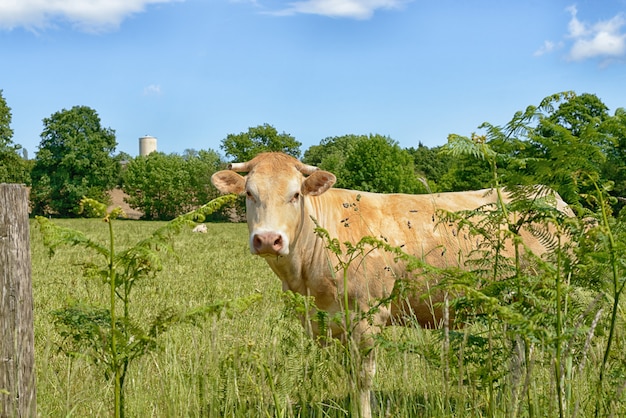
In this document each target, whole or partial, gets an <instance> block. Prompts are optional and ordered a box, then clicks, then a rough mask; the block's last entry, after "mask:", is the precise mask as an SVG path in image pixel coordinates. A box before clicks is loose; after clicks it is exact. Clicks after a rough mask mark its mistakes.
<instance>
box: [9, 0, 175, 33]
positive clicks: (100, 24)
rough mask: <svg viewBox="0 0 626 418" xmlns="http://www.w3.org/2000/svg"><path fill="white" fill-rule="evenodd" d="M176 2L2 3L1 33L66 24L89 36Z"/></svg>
mask: <svg viewBox="0 0 626 418" xmlns="http://www.w3.org/2000/svg"><path fill="white" fill-rule="evenodd" d="M173 1H182V0H0V29H8V30H11V29H14V28H17V27H24V28H27V29H29V30H42V29H45V28H48V27H53V26H55V22H59V21H61V22H64V21H65V22H70V23H71V24H72V25H73V26H75V27H76V28H77V29H79V30H82V31H85V32H102V31H107V30H112V29H116V28H117V27H119V25H120V23H121V22H122V21H123V20H124V19H125V18H127V17H128V16H130V15H132V14H134V13H139V12H142V11H144V10H145V8H146V6H148V5H150V4H156V3H169V2H173Z"/></svg>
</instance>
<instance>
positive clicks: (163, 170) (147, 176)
mask: <svg viewBox="0 0 626 418" xmlns="http://www.w3.org/2000/svg"><path fill="white" fill-rule="evenodd" d="M221 165H222V161H221V159H220V157H219V155H218V154H217V152H215V151H212V150H209V151H204V150H202V151H195V150H185V152H184V154H183V155H182V156H180V155H177V154H169V155H166V154H164V153H160V152H153V153H150V154H149V155H147V156H144V157H142V156H139V157H137V158H135V159H132V160H131V161H130V162H129V163H128V165H127V166H126V169H125V170H124V174H123V189H124V192H125V193H126V194H128V196H129V197H128V198H127V202H128V204H129V205H130V206H131V207H132V208H134V209H137V210H139V211H141V212H143V214H144V216H143V217H144V218H145V219H160V220H168V219H173V218H174V217H176V216H178V215H181V214H184V213H186V212H189V211H191V210H192V209H195V208H198V207H200V206H202V205H204V204H205V203H207V202H208V201H210V200H211V199H213V198H215V197H217V196H218V192H217V190H215V188H213V187H212V186H211V180H210V178H211V175H212V174H213V173H214V172H216V171H218V170H219V169H220V166H221Z"/></svg>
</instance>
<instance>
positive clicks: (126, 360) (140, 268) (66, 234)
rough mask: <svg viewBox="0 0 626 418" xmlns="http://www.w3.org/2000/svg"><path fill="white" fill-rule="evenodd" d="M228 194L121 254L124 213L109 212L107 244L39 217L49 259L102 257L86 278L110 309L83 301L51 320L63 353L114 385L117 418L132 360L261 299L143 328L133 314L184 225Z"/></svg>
mask: <svg viewBox="0 0 626 418" xmlns="http://www.w3.org/2000/svg"><path fill="white" fill-rule="evenodd" d="M233 199H234V196H231V195H228V196H223V197H221V198H218V199H216V200H214V201H211V202H209V203H208V204H207V205H205V206H203V207H202V208H200V209H198V210H197V211H195V212H192V213H189V214H186V215H184V216H181V217H179V218H177V219H175V220H174V221H172V222H170V223H168V224H166V225H164V226H163V227H161V228H159V229H157V230H156V231H155V232H153V233H152V235H151V236H149V237H148V238H146V239H143V240H140V241H139V242H138V243H137V244H135V245H134V246H132V247H130V248H127V249H125V250H122V251H117V250H116V248H115V240H114V233H113V222H114V219H116V218H117V217H118V216H119V215H120V214H121V210H120V209H119V208H118V209H114V210H113V211H111V212H109V213H106V214H105V217H104V221H105V223H106V224H107V225H108V230H109V242H108V243H106V244H102V243H99V242H97V241H95V240H92V239H91V238H89V237H87V236H86V235H85V234H84V233H82V232H80V231H77V230H72V229H69V228H62V227H59V226H57V225H55V224H54V223H53V222H52V221H50V220H49V219H47V218H44V217H37V222H38V224H39V227H40V230H41V232H42V234H43V238H44V243H45V244H46V246H47V247H48V248H49V249H50V252H51V254H53V253H54V251H55V250H56V249H57V248H59V247H60V246H65V245H72V246H76V245H79V246H82V247H85V248H86V249H89V250H93V251H95V252H96V253H97V254H98V255H100V256H102V261H101V263H100V265H96V264H88V265H87V267H86V276H87V277H94V276H95V277H99V278H100V279H101V281H102V283H103V284H104V285H105V286H108V288H109V290H110V292H109V294H110V297H109V305H108V307H99V306H93V305H90V304H88V303H83V302H80V301H76V302H71V303H69V304H68V306H66V307H64V308H63V309H57V310H54V311H53V312H52V316H53V318H54V319H53V320H54V323H55V325H56V326H57V329H58V331H59V333H60V335H61V336H62V337H63V339H64V344H63V346H62V349H63V351H64V352H65V353H66V354H67V355H69V356H81V355H87V356H89V357H91V359H92V360H93V361H94V363H96V364H99V365H102V366H103V369H104V375H105V378H106V379H107V380H109V379H113V380H114V402H113V405H114V409H113V410H114V411H115V414H114V416H115V417H123V416H124V412H125V408H124V383H125V378H126V374H127V372H128V368H129V366H130V364H131V362H132V361H133V360H135V359H136V358H139V357H141V356H143V355H145V354H146V353H149V352H151V351H153V350H154V349H155V348H156V340H157V337H159V336H160V335H161V334H163V333H164V332H166V331H168V330H169V328H170V327H171V326H172V325H175V324H181V323H194V322H195V321H197V320H198V319H199V318H202V317H205V316H207V315H216V314H220V313H221V312H222V311H224V310H225V309H227V308H228V309H231V310H232V309H235V310H242V309H246V308H247V307H248V306H249V305H250V304H251V303H252V302H254V301H256V300H258V296H256V295H253V296H251V297H247V298H245V299H240V300H237V301H234V302H231V301H226V302H225V301H217V302H215V303H213V304H210V305H207V306H201V307H198V308H194V309H191V310H188V311H187V312H177V311H175V310H173V309H171V308H166V309H164V310H162V311H161V312H159V313H158V314H157V315H156V316H155V317H154V318H152V319H151V320H150V321H148V322H147V323H145V324H141V323H139V322H138V321H137V320H136V319H135V318H134V315H133V313H132V308H133V305H134V302H133V300H132V299H131V291H132V289H133V288H134V286H136V285H137V284H138V283H139V282H140V281H142V280H146V279H151V278H154V277H155V276H156V274H157V272H159V271H160V270H161V269H162V261H161V256H160V253H163V252H166V253H167V252H171V251H172V248H171V245H170V241H171V239H172V236H173V235H174V234H177V233H179V232H180V231H181V229H182V227H183V226H184V225H189V224H193V220H196V219H199V220H203V219H204V218H205V217H206V216H207V215H209V214H210V213H212V212H214V211H215V210H216V209H218V208H219V207H220V206H222V205H223V204H225V203H227V202H229V201H232V200H233ZM82 205H83V207H85V206H88V207H91V208H92V210H94V211H100V210H101V209H102V206H103V205H102V204H101V203H99V202H97V201H94V200H93V199H88V198H84V199H83V201H82Z"/></svg>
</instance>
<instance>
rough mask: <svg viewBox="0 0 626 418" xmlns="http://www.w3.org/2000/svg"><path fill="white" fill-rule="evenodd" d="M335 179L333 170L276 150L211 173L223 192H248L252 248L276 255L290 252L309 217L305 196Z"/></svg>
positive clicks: (248, 217)
mask: <svg viewBox="0 0 626 418" xmlns="http://www.w3.org/2000/svg"><path fill="white" fill-rule="evenodd" d="M237 172H241V173H248V174H247V175H246V176H241V175H239V174H237ZM335 181H336V178H335V176H334V175H333V174H332V173H329V172H327V171H322V170H318V169H317V168H316V167H313V166H310V165H306V164H303V163H301V162H300V161H298V160H296V159H295V158H293V157H290V156H289V155H286V154H282V153H274V152H272V153H264V154H259V155H258V156H256V157H255V158H254V159H252V160H250V161H248V162H245V163H233V164H230V165H229V170H223V171H218V172H217V173H215V174H213V176H212V177H211V182H212V183H213V185H214V186H215V187H217V189H218V190H219V191H221V192H222V193H236V194H241V195H246V218H247V220H248V230H249V231H250V252H252V254H257V255H273V256H285V255H288V254H289V251H290V245H292V244H293V243H294V241H295V240H296V239H297V237H298V236H299V233H300V230H301V228H302V222H306V221H308V219H304V214H305V206H304V205H305V199H307V198H308V197H309V196H318V195H320V194H322V193H324V192H325V191H326V190H328V189H329V188H330V187H332V185H333V184H334V183H335Z"/></svg>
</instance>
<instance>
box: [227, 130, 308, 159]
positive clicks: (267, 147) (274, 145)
mask: <svg viewBox="0 0 626 418" xmlns="http://www.w3.org/2000/svg"><path fill="white" fill-rule="evenodd" d="M301 145H302V143H300V142H298V141H296V139H295V138H294V137H293V136H291V135H289V134H286V133H285V132H283V133H282V134H279V133H278V131H277V130H276V128H274V127H273V126H271V125H268V124H267V123H266V124H263V125H259V126H257V127H254V128H248V132H241V133H239V134H237V135H235V134H229V135H228V136H227V137H226V138H225V139H223V140H222V145H221V146H220V148H221V149H223V150H224V152H225V153H226V155H227V156H230V157H232V158H233V161H239V162H243V161H249V160H251V159H252V158H254V157H255V156H256V155H257V154H259V153H261V152H268V151H280V152H284V153H286V154H289V155H292V156H294V157H296V158H299V157H300V146H301Z"/></svg>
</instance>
